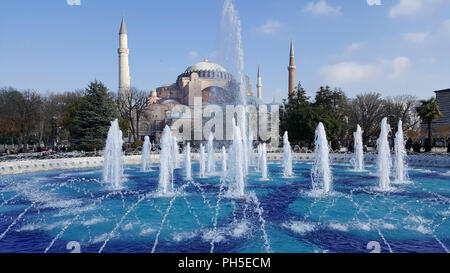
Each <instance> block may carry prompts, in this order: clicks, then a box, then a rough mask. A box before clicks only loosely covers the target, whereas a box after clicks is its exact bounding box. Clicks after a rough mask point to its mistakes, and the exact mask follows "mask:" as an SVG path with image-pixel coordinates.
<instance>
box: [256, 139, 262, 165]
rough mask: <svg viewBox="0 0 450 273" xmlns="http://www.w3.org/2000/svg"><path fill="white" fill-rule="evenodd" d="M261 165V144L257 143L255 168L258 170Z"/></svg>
mask: <svg viewBox="0 0 450 273" xmlns="http://www.w3.org/2000/svg"><path fill="white" fill-rule="evenodd" d="M261 166H262V144H261V143H260V144H258V162H257V164H256V168H255V169H256V170H257V171H260V170H261Z"/></svg>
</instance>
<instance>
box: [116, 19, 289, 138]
mask: <svg viewBox="0 0 450 273" xmlns="http://www.w3.org/2000/svg"><path fill="white" fill-rule="evenodd" d="M119 37H120V48H119V49H118V54H119V96H120V95H122V94H123V95H124V94H126V92H127V91H128V90H129V88H130V86H131V85H130V66H129V62H128V55H129V53H130V50H129V49H128V34H127V29H126V25H125V20H124V19H123V18H122V23H121V27H120V33H119ZM293 65H294V63H293V44H291V68H290V69H291V70H290V71H291V72H290V73H291V74H292V71H293V70H292V69H293V68H292V67H293ZM294 69H295V67H294ZM291 74H290V75H291ZM244 86H245V87H244V88H246V98H245V99H246V103H247V105H254V106H258V107H259V106H267V108H268V109H272V106H276V107H278V104H276V103H272V104H265V103H264V102H263V101H262V100H261V99H262V79H261V71H260V67H259V66H258V74H257V83H256V87H257V96H255V95H254V94H253V92H252V86H251V84H250V79H249V77H248V76H245V78H244ZM241 88H242V87H241V86H240V83H239V82H238V81H237V80H236V79H235V78H234V77H233V75H232V74H230V73H229V72H228V71H227V70H226V69H225V68H224V67H223V66H221V65H220V64H217V63H214V62H210V61H209V60H208V59H207V58H205V59H204V60H203V61H201V62H197V63H195V64H192V65H191V66H189V67H188V68H187V69H186V70H185V71H184V72H182V73H181V74H179V75H178V77H177V78H176V80H175V82H173V83H170V84H166V85H163V86H160V87H157V88H156V89H155V90H154V91H151V92H150V96H149V97H148V102H149V106H148V108H147V109H146V111H145V114H144V115H143V116H142V117H141V119H140V121H139V129H140V130H139V137H140V138H144V137H145V136H149V137H150V139H151V140H152V141H157V142H158V141H159V138H160V136H161V134H162V131H163V129H164V127H165V126H166V125H168V126H171V127H172V130H174V131H175V130H176V131H178V129H180V128H176V127H177V126H175V124H176V123H177V122H178V121H180V120H186V121H187V120H191V121H193V120H194V119H195V120H198V119H199V118H198V117H197V116H191V115H190V114H187V113H180V112H179V109H180V106H181V107H184V108H185V109H188V110H189V111H187V112H188V113H189V112H193V110H194V109H198V101H196V99H198V98H200V100H201V102H200V103H201V105H203V106H207V105H212V104H213V105H220V106H222V107H225V106H226V105H233V104H234V103H235V102H236V101H237V100H238V98H240V96H241V95H240V90H241ZM273 108H274V109H275V107H273ZM224 110H225V109H224ZM268 118H269V119H271V117H270V116H269V117H268ZM200 119H202V117H200ZM205 121H206V120H204V119H203V120H202V122H203V123H205ZM224 122H225V120H224ZM251 122H255V120H254V118H253V119H252V120H250V123H251ZM183 131H184V128H183ZM271 132H272V135H271V136H272V141H271V142H270V143H271V144H272V145H274V146H277V145H278V138H279V136H278V128H271ZM194 134H195V132H194ZM179 140H181V141H182V139H181V137H179Z"/></svg>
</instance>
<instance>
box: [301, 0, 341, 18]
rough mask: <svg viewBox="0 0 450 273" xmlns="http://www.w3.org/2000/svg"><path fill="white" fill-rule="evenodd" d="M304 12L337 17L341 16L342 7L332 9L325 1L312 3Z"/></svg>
mask: <svg viewBox="0 0 450 273" xmlns="http://www.w3.org/2000/svg"><path fill="white" fill-rule="evenodd" d="M303 11H306V12H310V13H312V14H315V15H333V14H334V15H336V14H341V7H332V6H330V5H328V4H327V2H326V1H325V0H320V1H318V2H316V3H313V2H310V3H308V5H306V7H305V8H304V9H303Z"/></svg>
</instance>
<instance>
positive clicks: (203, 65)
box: [185, 59, 227, 73]
mask: <svg viewBox="0 0 450 273" xmlns="http://www.w3.org/2000/svg"><path fill="white" fill-rule="evenodd" d="M197 71H218V72H224V73H226V72H227V70H226V69H225V68H223V66H221V65H219V64H216V63H210V62H208V60H206V59H205V60H204V61H203V62H198V63H195V64H193V65H191V66H189V67H188V68H187V69H186V71H185V73H191V72H197Z"/></svg>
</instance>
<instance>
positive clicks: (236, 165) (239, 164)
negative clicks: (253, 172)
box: [230, 118, 245, 198]
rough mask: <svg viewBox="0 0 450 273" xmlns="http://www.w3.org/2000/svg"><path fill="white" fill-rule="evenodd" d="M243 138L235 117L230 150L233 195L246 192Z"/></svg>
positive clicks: (239, 195) (241, 194)
mask: <svg viewBox="0 0 450 273" xmlns="http://www.w3.org/2000/svg"><path fill="white" fill-rule="evenodd" d="M243 142H245V141H244V140H243V139H242V134H241V130H240V128H239V126H237V125H236V121H235V119H234V118H233V145H232V148H231V152H230V163H231V164H230V165H231V166H230V177H231V179H232V180H233V184H232V188H230V190H232V193H231V194H232V195H233V196H237V197H240V198H242V197H244V192H245V172H244V168H245V166H244V162H243V161H244V160H243V156H242V155H243V154H244V153H245V150H244V145H243Z"/></svg>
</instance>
